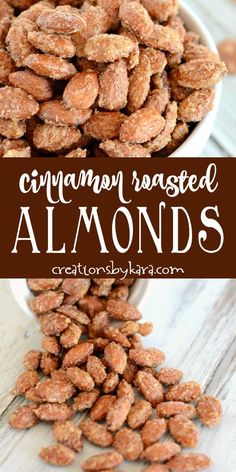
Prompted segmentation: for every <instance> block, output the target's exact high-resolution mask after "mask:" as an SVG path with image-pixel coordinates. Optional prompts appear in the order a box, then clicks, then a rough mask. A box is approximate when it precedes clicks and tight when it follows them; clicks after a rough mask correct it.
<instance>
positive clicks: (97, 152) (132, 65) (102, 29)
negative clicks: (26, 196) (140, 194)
mask: <svg viewBox="0 0 236 472" xmlns="http://www.w3.org/2000/svg"><path fill="white" fill-rule="evenodd" d="M0 48H1V49H0V84H1V88H0V156H2V157H40V156H48V157H50V156H51V157H53V156H54V157H81V158H82V157H86V156H87V157H114V158H115V157H152V156H160V155H161V156H168V155H170V154H171V153H172V152H173V151H174V150H175V149H177V148H178V147H179V146H180V145H181V144H182V143H183V142H184V140H185V139H186V138H187V137H188V136H189V133H190V132H191V130H192V129H193V126H194V124H196V122H199V121H201V120H202V118H203V117H204V116H205V115H206V114H207V113H208V112H209V111H210V110H211V109H212V106H213V102H214V87H215V85H216V84H217V83H218V82H219V81H220V80H221V79H222V78H223V76H224V75H225V73H226V67H225V64H224V63H223V62H221V60H220V58H219V56H218V55H217V54H215V53H213V52H212V51H210V50H209V49H208V48H207V47H205V46H203V45H202V44H200V38H199V36H198V35H197V34H196V33H194V32H192V31H187V30H186V28H185V25H184V24H183V22H182V20H181V17H180V16H179V0H140V1H139V0H134V1H132V0H59V2H57V3H54V1H53V0H41V1H40V2H35V0H8V1H6V0H0Z"/></svg>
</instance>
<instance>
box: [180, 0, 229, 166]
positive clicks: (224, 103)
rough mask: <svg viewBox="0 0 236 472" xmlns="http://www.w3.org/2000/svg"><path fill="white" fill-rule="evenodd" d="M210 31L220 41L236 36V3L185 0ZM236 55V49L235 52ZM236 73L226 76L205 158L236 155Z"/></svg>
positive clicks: (217, 41) (204, 154)
mask: <svg viewBox="0 0 236 472" xmlns="http://www.w3.org/2000/svg"><path fill="white" fill-rule="evenodd" d="M185 3H187V4H188V5H189V6H191V7H192V8H193V9H194V11H195V12H196V13H197V14H198V15H199V16H200V18H201V19H202V20H203V22H204V23H205V25H206V26H207V27H208V29H209V30H210V32H211V34H212V36H213V38H214V39H215V42H216V44H218V43H219V42H220V41H222V40H223V39H225V38H236V29H235V25H236V2H235V1H232V0H185ZM235 54H236V52H235ZM235 130H236V76H229V77H226V78H225V79H224V84H223V95H222V99H221V104H220V109H219V112H218V116H217V119H216V122H215V126H214V129H213V133H212V136H211V139H210V140H209V141H208V143H207V145H206V147H205V149H204V151H203V154H202V156H201V157H236V133H235Z"/></svg>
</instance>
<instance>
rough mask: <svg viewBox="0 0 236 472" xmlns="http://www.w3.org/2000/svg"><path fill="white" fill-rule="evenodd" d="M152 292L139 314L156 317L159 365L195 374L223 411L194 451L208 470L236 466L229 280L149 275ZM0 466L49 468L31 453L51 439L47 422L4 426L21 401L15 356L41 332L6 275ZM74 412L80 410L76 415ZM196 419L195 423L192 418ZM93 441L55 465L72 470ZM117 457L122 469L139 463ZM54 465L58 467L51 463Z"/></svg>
mask: <svg viewBox="0 0 236 472" xmlns="http://www.w3.org/2000/svg"><path fill="white" fill-rule="evenodd" d="M151 283H152V291H151V293H152V296H150V299H149V301H148V303H147V304H146V307H145V309H144V313H143V314H144V319H145V320H151V321H153V322H154V323H155V330H154V333H153V334H152V335H151V336H150V337H149V338H148V339H147V340H146V344H147V345H149V346H156V347H159V348H160V349H162V350H163V351H164V352H165V353H166V356H167V359H166V365H169V366H173V367H178V368H180V369H182V370H183V371H184V372H185V377H184V380H196V381H199V382H200V383H201V385H202V386H203V388H204V389H206V391H207V392H208V393H209V394H213V395H217V396H218V397H219V398H221V400H222V403H223V409H224V417H223V421H222V423H221V425H220V426H219V427H217V428H215V429H213V430H209V429H207V428H202V433H201V439H200V442H199V446H198V448H197V450H198V451H201V452H205V453H207V454H209V455H210V456H211V457H212V459H213V461H214V465H213V466H212V467H211V468H210V469H209V472H235V470H236V448H235V437H236V280H227V279H225V280H203V279H198V280H191V279H190V280H170V279H169V280H153V281H152V282H151ZM0 329H1V344H0V359H1V382H0V385H1V386H0V415H1V417H0V471H1V472H26V471H27V472H50V471H53V470H55V468H54V469H53V468H52V467H51V466H48V465H45V464H44V463H43V462H42V461H41V460H40V459H39V458H38V457H37V455H38V452H39V450H40V448H41V447H42V446H47V445H49V444H51V443H53V438H52V433H51V427H50V426H49V425H47V424H39V425H37V426H36V427H35V428H33V429H31V430H29V431H14V430H12V429H10V428H9V426H8V417H9V414H10V413H11V412H12V411H13V410H14V409H15V408H16V407H17V406H19V405H20V404H21V402H22V401H21V399H20V398H14V396H13V395H12V394H11V393H9V392H11V390H12V388H13V386H14V383H15V380H16V378H17V376H18V375H19V373H20V372H21V371H23V368H22V359H23V356H24V353H25V352H26V351H27V350H29V349H30V348H36V349H37V348H39V347H40V339H41V334H40V333H39V328H38V324H37V322H36V321H35V319H34V318H33V317H32V318H29V317H27V316H26V315H25V314H24V313H23V312H22V311H21V310H20V309H19V308H18V306H17V305H16V302H15V301H14V299H13V296H12V294H11V292H10V289H9V285H8V281H6V280H1V281H0ZM78 420H79V418H78ZM199 427H200V425H199ZM95 451H96V453H97V452H99V451H100V450H99V449H98V448H95V447H94V448H93V447H91V446H89V445H88V443H87V444H86V445H85V448H84V452H83V453H82V454H79V455H78V456H77V458H76V462H75V464H73V465H72V466H70V467H65V468H62V469H60V470H62V471H68V472H79V471H80V470H81V468H80V463H81V462H82V461H83V460H84V459H85V457H87V456H88V455H91V453H95ZM143 468H144V467H143V464H142V466H141V467H140V466H139V465H137V464H124V465H122V467H121V468H120V470H122V471H123V472H129V471H131V472H133V471H138V472H139V471H141V470H142V469H143ZM56 470H57V469H56Z"/></svg>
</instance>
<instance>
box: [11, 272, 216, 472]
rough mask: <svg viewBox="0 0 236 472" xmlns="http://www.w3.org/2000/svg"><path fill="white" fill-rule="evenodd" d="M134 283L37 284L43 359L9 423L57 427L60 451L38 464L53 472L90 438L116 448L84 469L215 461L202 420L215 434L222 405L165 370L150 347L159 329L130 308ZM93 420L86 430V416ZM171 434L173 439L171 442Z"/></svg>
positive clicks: (155, 468) (29, 357) (21, 387)
mask: <svg viewBox="0 0 236 472" xmlns="http://www.w3.org/2000/svg"><path fill="white" fill-rule="evenodd" d="M133 283H134V280H133V279H124V280H122V281H121V280H117V279H92V280H90V279H28V284H29V287H30V289H31V290H32V291H33V293H34V294H35V297H34V298H33V299H32V300H30V308H31V309H32V311H33V312H34V313H35V314H36V315H37V317H38V320H39V322H40V324H41V330H42V333H43V340H42V346H43V349H44V351H43V352H40V351H36V350H32V351H30V352H28V353H27V354H26V356H25V359H24V365H25V368H26V369H27V370H26V371H25V372H24V373H22V374H21V375H20V377H19V378H18V380H17V382H16V386H15V394H16V395H23V396H25V398H26V399H27V400H28V401H29V402H31V403H27V404H26V405H24V406H21V407H20V408H19V409H18V410H16V411H15V412H14V413H12V415H11V417H10V420H9V423H10V425H11V426H12V427H13V428H16V429H27V428H31V427H32V426H35V425H36V424H37V422H38V421H46V422H50V423H52V425H53V436H54V438H55V440H56V444H55V445H53V446H49V447H45V448H43V449H42V450H41V451H40V453H39V456H40V457H41V459H42V460H44V461H45V462H47V463H49V464H53V465H58V466H59V465H61V466H62V465H67V464H71V463H73V461H74V460H75V455H76V453H80V452H81V451H82V449H83V439H84V438H86V439H87V440H88V441H90V442H91V443H92V444H94V445H96V446H99V447H101V448H103V449H104V448H108V447H111V446H112V448H113V449H109V450H108V452H104V451H103V452H102V453H101V454H98V455H95V456H93V457H90V458H88V459H87V460H86V461H85V462H83V463H82V469H83V470H84V471H88V472H92V471H100V472H102V471H103V472H105V471H107V472H108V471H110V472H114V471H115V467H116V466H119V465H120V464H121V463H122V461H123V460H128V461H137V460H140V461H145V462H146V463H148V464H149V465H147V464H146V465H144V469H143V470H144V471H145V472H168V471H173V472H194V471H199V470H203V469H206V468H208V467H209V466H210V464H211V460H210V459H209V458H208V457H207V456H206V455H204V454H197V453H192V452H187V453H185V452H183V451H182V448H194V447H195V446H196V445H197V443H198V439H199V430H198V427H197V426H196V425H195V423H194V421H193V420H194V419H195V418H198V419H199V420H200V422H201V423H202V424H203V425H205V426H208V427H213V426H216V425H217V424H218V423H219V421H220V419H221V406H220V402H219V400H217V399H216V398H214V397H212V396H209V395H204V394H203V393H202V390H201V387H200V385H199V384H198V383H197V382H194V381H190V382H186V383H180V382H181V379H182V377H183V374H182V372H181V371H179V370H176V369H173V368H170V367H163V368H160V367H159V366H160V365H161V364H162V363H163V362H164V360H165V355H164V354H163V352H161V351H160V350H158V349H156V348H144V347H143V345H142V338H141V336H142V335H143V336H145V335H148V334H149V333H150V332H151V331H152V324H151V323H140V320H141V318H142V316H141V313H140V312H139V310H138V309H137V308H136V307H135V306H133V305H131V304H129V302H127V298H128V295H129V289H130V287H131V286H132V284H133ZM81 412H87V416H86V417H85V419H83V420H82V421H81V422H80V424H79V425H78V424H75V423H73V422H72V417H73V416H76V414H77V413H81ZM167 434H168V435H169V436H167Z"/></svg>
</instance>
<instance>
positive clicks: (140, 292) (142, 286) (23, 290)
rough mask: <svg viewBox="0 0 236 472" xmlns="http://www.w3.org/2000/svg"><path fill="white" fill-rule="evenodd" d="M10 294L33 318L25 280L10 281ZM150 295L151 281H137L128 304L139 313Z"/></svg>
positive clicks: (30, 296)
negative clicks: (133, 306) (135, 307)
mask: <svg viewBox="0 0 236 472" xmlns="http://www.w3.org/2000/svg"><path fill="white" fill-rule="evenodd" d="M9 283H10V287H11V291H12V294H13V296H14V298H15V300H16V302H17V303H18V305H19V306H20V308H21V309H22V311H23V312H24V313H25V314H26V315H27V316H33V313H32V311H31V310H30V309H29V305H28V301H29V299H30V298H32V296H33V295H32V293H31V291H30V289H29V287H28V285H27V281H26V279H10V281H9ZM151 293H152V284H151V279H137V280H136V282H135V283H134V285H133V287H131V290H130V296H129V302H130V303H132V304H133V305H135V306H137V307H138V308H139V310H140V311H142V310H143V309H144V306H145V304H146V303H147V302H148V300H149V298H150V296H151Z"/></svg>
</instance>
